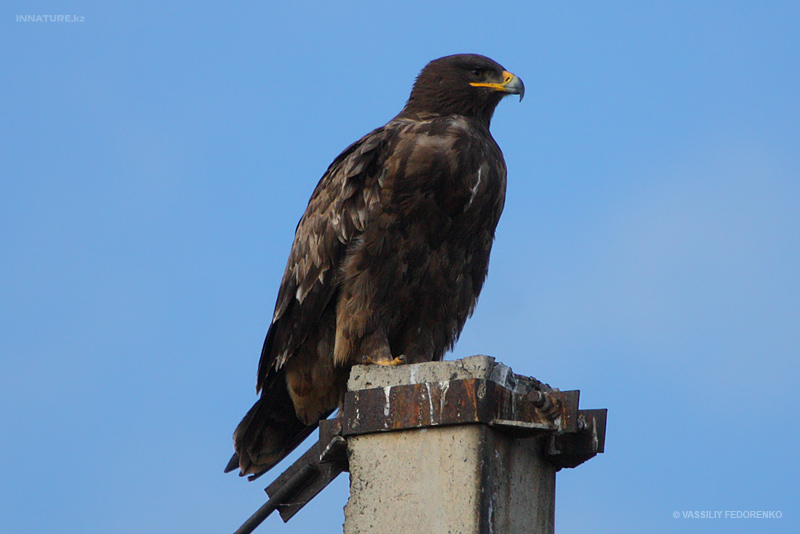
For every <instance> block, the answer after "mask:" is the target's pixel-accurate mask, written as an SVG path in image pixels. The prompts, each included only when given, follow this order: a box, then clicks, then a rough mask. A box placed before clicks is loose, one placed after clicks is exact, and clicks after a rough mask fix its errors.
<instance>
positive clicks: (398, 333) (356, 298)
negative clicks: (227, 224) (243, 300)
mask: <svg viewBox="0 0 800 534" xmlns="http://www.w3.org/2000/svg"><path fill="white" fill-rule="evenodd" d="M524 93H525V86H524V85H523V83H522V80H520V79H519V78H518V77H517V76H515V75H514V74H511V73H510V72H508V71H507V70H505V69H504V68H503V67H502V66H501V65H500V64H498V63H497V62H495V61H493V60H491V59H489V58H487V57H485V56H481V55H477V54H459V55H452V56H446V57H442V58H439V59H435V60H433V61H431V62H430V63H428V64H427V65H426V66H425V68H423V69H422V71H421V72H420V74H419V76H418V77H417V79H416V81H415V82H414V85H413V88H412V90H411V95H410V96H409V98H408V101H407V102H406V104H405V106H404V107H403V109H402V111H400V113H399V114H398V115H397V116H396V117H394V118H393V119H392V120H390V121H389V122H388V123H387V124H386V125H385V126H381V127H380V128H377V129H375V130H373V131H372V132H370V133H368V134H367V135H365V136H364V137H362V138H361V139H359V140H358V141H356V142H355V143H353V144H352V145H350V146H349V147H347V148H346V149H345V150H344V152H342V153H341V154H340V155H339V156H338V157H337V158H336V159H335V160H333V163H331V165H330V166H329V167H328V170H327V171H326V172H325V174H324V175H323V176H322V179H321V180H320V181H319V183H318V184H317V186H316V188H315V189H314V192H313V194H312V195H311V199H310V200H309V202H308V207H307V208H306V210H305V213H304V214H303V216H302V218H301V219H300V222H299V223H298V225H297V229H296V231H295V236H294V242H293V243H292V248H291V251H290V253H289V260H288V262H287V264H286V270H285V271H284V274H283V278H282V280H281V284H280V289H279V290H278V297H277V302H276V304H275V312H274V314H273V316H272V322H271V324H270V326H269V330H268V332H267V336H266V339H265V340H264V345H263V349H262V351H261V359H260V361H259V364H258V375H257V381H256V392H257V393H260V398H259V399H258V401H257V402H256V403H255V405H253V407H252V408H251V409H250V410H249V411H248V412H247V414H246V415H245V416H244V418H243V419H242V421H241V423H239V425H238V427H237V428H236V431H235V432H234V436H233V439H234V448H235V451H236V452H235V453H234V455H233V457H232V458H231V460H230V462H229V463H228V466H227V468H226V470H225V471H226V472H229V471H232V470H234V469H236V468H237V467H238V468H239V469H240V476H244V475H250V478H251V479H253V478H256V477H258V476H260V475H261V474H263V473H265V472H266V471H267V470H269V469H270V468H271V467H272V466H274V465H275V464H277V463H278V462H279V461H280V460H282V459H283V458H284V457H285V456H286V455H288V454H289V453H290V452H291V451H292V450H293V449H294V448H296V447H297V446H298V445H299V444H300V443H301V442H302V441H303V440H304V439H305V438H306V437H307V436H308V435H309V434H310V433H311V432H312V431H313V430H314V429H315V428H316V427H317V425H318V422H319V421H320V419H324V418H326V417H328V416H329V415H330V414H331V413H333V411H334V410H335V409H336V408H337V407H339V406H341V403H342V402H343V398H344V394H345V391H346V386H347V378H348V375H349V373H350V369H351V367H352V366H353V365H356V364H363V363H367V364H378V365H398V364H402V363H419V362H429V361H434V360H436V361H438V360H441V359H442V357H443V356H444V353H445V352H447V351H448V350H450V349H451V348H452V347H453V345H454V344H455V342H456V340H457V339H458V336H459V334H460V333H461V330H462V328H463V327H464V323H465V322H466V320H467V318H468V317H469V316H470V315H471V314H472V312H473V310H474V309H475V304H476V301H477V299H478V295H479V294H480V292H481V288H482V287H483V283H484V280H485V279H486V275H487V272H488V267H489V254H490V252H491V248H492V242H493V241H494V235H495V228H496V227H497V223H498V220H499V219H500V214H501V213H502V211H503V205H504V202H505V192H506V164H505V160H504V159H503V153H502V152H501V151H500V148H499V147H498V145H497V143H496V142H495V140H494V138H493V137H492V135H491V133H490V132H489V123H490V122H491V119H492V115H493V114H494V110H495V108H496V107H497V105H498V104H499V103H500V100H502V98H503V97H504V96H507V95H510V94H514V95H519V98H520V100H522V97H523V95H524Z"/></svg>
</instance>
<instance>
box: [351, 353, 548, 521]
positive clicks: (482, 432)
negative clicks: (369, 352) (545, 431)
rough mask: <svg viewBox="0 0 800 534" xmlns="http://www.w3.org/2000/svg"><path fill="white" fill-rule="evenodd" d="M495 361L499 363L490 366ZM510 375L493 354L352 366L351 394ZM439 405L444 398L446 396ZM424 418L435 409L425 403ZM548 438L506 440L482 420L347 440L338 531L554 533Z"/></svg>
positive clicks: (375, 434)
mask: <svg viewBox="0 0 800 534" xmlns="http://www.w3.org/2000/svg"><path fill="white" fill-rule="evenodd" d="M498 366H500V367H498ZM509 375H511V376H513V373H510V369H508V367H505V366H502V364H496V363H495V362H494V359H493V358H488V357H485V356H477V357H472V358H465V359H463V360H456V361H450V362H436V363H432V364H418V365H404V366H399V367H395V368H385V367H378V366H365V367H357V368H355V369H354V371H353V373H352V374H351V376H350V382H349V384H348V390H349V391H359V390H366V389H374V388H384V390H386V403H387V404H386V407H385V409H384V411H385V413H386V414H387V415H388V413H389V410H390V409H391V406H390V405H389V399H390V395H389V392H388V390H389V389H390V388H391V387H393V386H396V385H401V384H426V383H435V384H436V385H438V386H439V387H440V388H441V385H442V384H445V383H448V382H449V381H451V380H461V379H468V378H475V379H485V380H490V379H491V380H494V381H498V382H499V381H501V380H506V379H507V378H508V376H509ZM441 402H446V400H445V397H442V398H441ZM430 409H431V419H433V418H434V413H433V410H434V406H433V405H431V408H430ZM548 439H549V438H547V437H535V438H526V439H520V438H512V437H510V436H509V435H508V434H507V433H505V432H501V431H499V430H497V429H495V428H494V427H490V426H488V425H485V424H462V425H453V426H432V427H428V428H416V429H411V430H398V431H393V432H378V433H368V434H363V435H354V436H351V437H349V438H348V440H347V447H348V462H349V466H350V499H349V500H348V502H347V505H346V506H345V523H344V532H345V534H366V533H370V534H397V533H402V534H423V533H424V534H439V533H441V534H445V533H453V534H455V533H458V534H488V533H493V532H496V533H504V534H514V533H526V534H531V533H535V534H552V533H553V532H554V513H555V474H556V470H557V468H556V467H555V466H554V465H553V464H551V463H550V462H548V461H547V460H546V459H545V458H544V456H543V454H542V450H543V448H544V447H546V446H547V445H546V443H547V440H548Z"/></svg>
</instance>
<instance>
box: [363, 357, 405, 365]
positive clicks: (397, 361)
mask: <svg viewBox="0 0 800 534" xmlns="http://www.w3.org/2000/svg"><path fill="white" fill-rule="evenodd" d="M404 363H406V357H405V356H403V355H402V354H401V355H400V356H398V357H397V358H395V359H394V360H391V361H386V360H373V359H372V358H370V357H369V356H365V357H364V365H384V366H391V367H394V366H395V365H403V364H404Z"/></svg>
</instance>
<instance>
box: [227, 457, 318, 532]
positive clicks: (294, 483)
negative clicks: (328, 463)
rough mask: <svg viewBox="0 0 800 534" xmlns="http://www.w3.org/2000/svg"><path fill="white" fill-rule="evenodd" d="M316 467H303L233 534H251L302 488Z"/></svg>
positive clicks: (307, 465)
mask: <svg viewBox="0 0 800 534" xmlns="http://www.w3.org/2000/svg"><path fill="white" fill-rule="evenodd" d="M317 470H318V469H317V466H316V465H314V464H306V465H304V466H303V467H302V468H301V469H300V471H298V472H297V474H295V475H294V476H293V477H292V478H290V479H289V480H288V481H287V482H286V484H284V485H283V486H282V487H281V488H280V489H279V490H278V491H276V492H275V494H274V495H273V496H272V497H270V498H269V500H268V501H267V502H266V503H264V505H263V506H262V507H261V508H259V509H258V510H256V513H254V514H253V515H251V516H250V519H248V520H247V521H245V522H244V524H243V525H242V526H241V527H239V528H238V530H236V532H234V533H233V534H251V532H253V531H254V530H255V529H256V527H258V525H260V524H261V523H262V522H263V521H264V520H265V519H266V518H267V517H268V516H269V514H271V513H272V512H274V511H275V510H277V509H278V506H280V505H281V504H284V501H285V500H286V499H287V498H289V497H291V496H292V494H293V493H294V492H295V491H296V490H297V489H298V488H299V487H300V486H302V485H303V484H304V483H305V482H306V481H307V480H308V479H309V478H310V477H311V476H312V475H314V474H315V473H316V472H317Z"/></svg>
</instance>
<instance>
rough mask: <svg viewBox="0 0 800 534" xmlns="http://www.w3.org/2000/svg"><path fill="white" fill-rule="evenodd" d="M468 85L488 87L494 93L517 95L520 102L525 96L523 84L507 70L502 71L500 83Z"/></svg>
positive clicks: (474, 83) (472, 83) (471, 83)
mask: <svg viewBox="0 0 800 534" xmlns="http://www.w3.org/2000/svg"><path fill="white" fill-rule="evenodd" d="M470 85H471V86H473V87H488V88H490V89H494V90H495V91H500V92H501V93H507V94H509V95H519V100H520V102H522V97H524V96H525V84H524V83H522V80H520V79H519V78H518V77H517V76H515V75H514V74H511V73H510V72H508V71H507V70H504V71H503V82H502V83H478V82H470Z"/></svg>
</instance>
